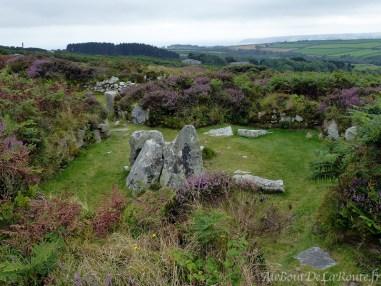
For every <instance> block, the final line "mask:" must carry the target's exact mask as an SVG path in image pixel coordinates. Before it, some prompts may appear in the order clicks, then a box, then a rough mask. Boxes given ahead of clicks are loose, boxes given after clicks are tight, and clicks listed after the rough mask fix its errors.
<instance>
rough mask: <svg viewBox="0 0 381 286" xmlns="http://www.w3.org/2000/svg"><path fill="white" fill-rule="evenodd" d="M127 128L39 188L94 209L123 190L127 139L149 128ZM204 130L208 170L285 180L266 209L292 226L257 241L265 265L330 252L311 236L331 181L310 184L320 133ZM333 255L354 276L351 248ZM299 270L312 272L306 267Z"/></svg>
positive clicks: (290, 265)
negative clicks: (211, 153)
mask: <svg viewBox="0 0 381 286" xmlns="http://www.w3.org/2000/svg"><path fill="white" fill-rule="evenodd" d="M128 127H129V131H128V132H113V135H112V136H111V138H109V139H107V140H106V141H104V142H102V143H100V144H97V145H93V146H91V147H89V148H88V149H87V150H84V151H83V153H82V154H81V155H80V156H79V157H78V158H77V159H75V160H74V161H73V162H71V163H70V164H69V166H68V167H67V168H66V169H65V170H63V171H62V172H60V173H59V174H57V176H56V177H54V178H52V179H51V180H49V181H48V182H46V183H45V184H43V185H42V186H41V188H42V189H43V190H44V191H45V192H48V193H51V194H60V193H71V194H74V195H75V196H76V197H77V198H78V199H79V200H80V201H81V202H82V203H83V205H85V206H87V207H88V208H90V209H92V208H94V207H95V206H96V205H97V203H99V202H100V201H101V200H102V198H103V197H104V196H105V195H107V194H108V193H110V192H111V190H112V187H113V186H114V185H117V186H119V187H120V188H121V189H124V190H125V177H126V174H125V173H124V171H123V166H125V165H128V155H129V145H128V139H129V135H130V134H131V133H132V132H133V131H135V130H138V129H147V128H146V127H140V126H134V125H129V126H128ZM235 128H237V127H235ZM208 129H209V128H208ZM158 130H160V131H162V132H163V134H164V136H165V139H166V140H172V139H174V137H175V136H176V133H177V131H176V130H170V129H160V128H159V129H158ZM206 130H207V129H205V128H204V129H200V130H199V134H200V141H201V144H202V145H204V146H208V147H210V148H212V149H214V150H215V151H216V152H217V157H215V158H214V159H212V160H210V161H207V162H205V167H206V169H208V170H218V171H226V172H231V173H232V172H234V171H235V170H237V169H240V170H245V171H251V172H253V174H256V175H259V176H263V177H266V178H270V179H283V180H284V181H285V185H286V193H285V194H282V195H273V196H270V199H269V201H268V202H267V203H266V205H267V206H269V205H270V204H273V205H275V206H277V207H278V208H280V209H281V210H283V211H288V212H291V213H292V222H291V224H290V225H289V226H287V227H286V228H285V229H284V230H283V231H282V232H281V233H280V234H279V235H277V236H275V237H274V236H273V235H270V236H263V237H261V238H259V243H260V246H261V247H262V248H263V251H264V254H265V258H266V261H267V262H268V263H269V264H270V265H272V267H273V268H275V269H277V270H287V271H294V270H295V268H297V267H299V266H298V265H299V264H298V263H297V261H296V260H295V259H294V258H293V257H294V256H295V255H296V254H297V253H298V252H300V251H302V250H305V249H306V248H309V247H312V246H316V245H319V246H321V247H323V248H329V245H327V244H326V243H325V241H324V239H322V238H321V237H319V236H317V235H314V231H313V228H314V223H315V221H316V220H315V217H316V215H317V212H318V210H319V207H320V206H321V204H322V201H323V197H324V196H325V194H326V193H327V191H328V190H329V187H330V184H329V183H327V182H316V181H313V180H310V179H309V175H310V173H309V163H310V162H311V160H312V159H313V157H314V154H315V151H317V150H319V149H320V148H322V147H323V148H324V143H323V142H322V141H320V140H319V139H318V138H317V134H315V136H314V139H306V131H300V130H299V131H291V130H278V129H276V130H272V131H273V133H272V134H270V135H267V136H264V137H261V138H257V139H248V138H242V137H238V136H233V137H229V138H218V137H210V136H207V135H204V134H203V132H204V131H206ZM110 152H111V153H110ZM126 193H127V190H126ZM330 252H331V254H332V256H333V257H334V258H335V259H336V260H337V261H338V266H335V267H333V268H331V269H330V270H329V271H330V272H332V273H337V272H339V271H347V272H351V271H356V266H355V259H354V256H355V253H354V251H353V250H351V249H350V247H347V246H340V247H337V246H336V247H335V248H334V249H330ZM301 269H302V270H303V271H307V270H308V268H305V267H302V268H301Z"/></svg>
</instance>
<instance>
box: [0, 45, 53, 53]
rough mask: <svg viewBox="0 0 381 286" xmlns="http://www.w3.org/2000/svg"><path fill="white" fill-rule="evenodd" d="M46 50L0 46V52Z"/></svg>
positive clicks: (36, 51) (39, 51) (40, 51)
mask: <svg viewBox="0 0 381 286" xmlns="http://www.w3.org/2000/svg"><path fill="white" fill-rule="evenodd" d="M45 52H47V50H44V49H39V48H21V47H6V46H0V54H25V53H45Z"/></svg>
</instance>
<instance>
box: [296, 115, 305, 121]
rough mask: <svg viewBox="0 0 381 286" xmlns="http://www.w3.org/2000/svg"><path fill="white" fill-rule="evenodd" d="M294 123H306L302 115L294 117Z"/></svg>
mask: <svg viewBox="0 0 381 286" xmlns="http://www.w3.org/2000/svg"><path fill="white" fill-rule="evenodd" d="M294 121H296V122H299V123H301V122H303V121H304V119H303V117H301V116H300V115H296V116H295V117H294Z"/></svg>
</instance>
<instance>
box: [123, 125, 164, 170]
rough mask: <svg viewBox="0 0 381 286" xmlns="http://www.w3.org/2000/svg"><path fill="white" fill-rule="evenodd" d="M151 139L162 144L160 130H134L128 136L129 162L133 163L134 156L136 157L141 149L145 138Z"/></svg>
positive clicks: (162, 139) (162, 138)
mask: <svg viewBox="0 0 381 286" xmlns="http://www.w3.org/2000/svg"><path fill="white" fill-rule="evenodd" d="M150 139H152V140H153V141H155V142H156V143H157V144H159V145H161V146H164V137H163V134H161V132H159V131H156V130H149V131H135V132H134V133H132V135H131V138H130V142H129V143H130V149H131V151H130V164H131V166H132V165H133V164H134V162H135V160H136V158H137V157H138V155H139V153H140V151H141V150H142V148H143V146H144V143H145V142H146V141H147V140H150Z"/></svg>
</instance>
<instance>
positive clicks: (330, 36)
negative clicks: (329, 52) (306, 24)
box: [240, 33, 381, 44]
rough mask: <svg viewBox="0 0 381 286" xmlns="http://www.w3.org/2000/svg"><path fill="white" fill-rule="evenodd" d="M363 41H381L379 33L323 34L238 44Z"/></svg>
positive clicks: (281, 37)
mask: <svg viewBox="0 0 381 286" xmlns="http://www.w3.org/2000/svg"><path fill="white" fill-rule="evenodd" d="M361 39H362V40H363V39H381V33H357V34H355V33H352V34H323V35H296V36H280V37H268V38H257V39H245V40H243V41H241V42H240V44H269V43H277V42H298V41H326V40H361Z"/></svg>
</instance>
